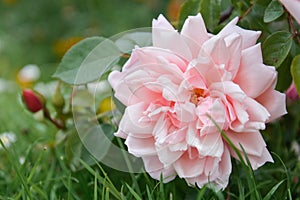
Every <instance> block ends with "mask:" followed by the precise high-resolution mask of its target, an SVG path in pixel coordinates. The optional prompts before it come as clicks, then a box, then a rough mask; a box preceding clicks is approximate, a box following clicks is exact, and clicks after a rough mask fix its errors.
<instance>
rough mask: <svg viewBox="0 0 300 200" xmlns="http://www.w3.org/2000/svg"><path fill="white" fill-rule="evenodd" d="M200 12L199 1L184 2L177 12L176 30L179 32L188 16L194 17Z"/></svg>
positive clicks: (189, 0) (188, 0)
mask: <svg viewBox="0 0 300 200" xmlns="http://www.w3.org/2000/svg"><path fill="white" fill-rule="evenodd" d="M199 11H200V0H187V1H185V2H184V3H183V4H182V6H181V8H180V12H179V20H178V30H181V28H182V26H183V24H184V21H185V19H186V18H187V17H188V16H189V15H196V14H197V13H199Z"/></svg>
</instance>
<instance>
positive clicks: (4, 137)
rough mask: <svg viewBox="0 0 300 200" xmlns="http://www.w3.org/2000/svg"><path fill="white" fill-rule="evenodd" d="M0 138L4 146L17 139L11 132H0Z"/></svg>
mask: <svg viewBox="0 0 300 200" xmlns="http://www.w3.org/2000/svg"><path fill="white" fill-rule="evenodd" d="M0 140H1V141H2V143H3V144H4V146H5V147H6V148H8V147H9V146H10V145H11V144H12V143H14V142H15V141H16V140H17V137H16V135H15V134H14V133H13V132H4V133H1V134H0ZM2 148H3V147H2V145H1V146H0V149H2Z"/></svg>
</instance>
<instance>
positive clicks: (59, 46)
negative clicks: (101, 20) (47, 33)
mask: <svg viewBox="0 0 300 200" xmlns="http://www.w3.org/2000/svg"><path fill="white" fill-rule="evenodd" d="M82 39H83V37H70V38H68V39H60V40H57V41H56V42H55V43H54V45H53V52H54V53H55V54H56V55H57V56H58V57H63V55H65V53H66V52H67V51H68V50H69V49H70V48H71V47H72V46H73V45H74V44H76V43H77V42H79V41H80V40H82Z"/></svg>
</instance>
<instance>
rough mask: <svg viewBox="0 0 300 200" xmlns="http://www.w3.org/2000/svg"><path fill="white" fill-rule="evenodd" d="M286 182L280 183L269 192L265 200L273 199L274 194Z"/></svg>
mask: <svg viewBox="0 0 300 200" xmlns="http://www.w3.org/2000/svg"><path fill="white" fill-rule="evenodd" d="M284 181H285V180H282V181H280V182H279V183H277V184H276V185H275V186H274V187H272V189H271V190H270V191H269V192H268V194H267V195H266V196H265V197H264V198H263V200H269V199H271V197H272V196H273V194H274V193H275V192H276V190H277V189H278V187H279V186H280V185H281V184H282V183H283V182H284Z"/></svg>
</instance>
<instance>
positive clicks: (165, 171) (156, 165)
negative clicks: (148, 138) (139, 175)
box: [142, 156, 176, 183]
mask: <svg viewBox="0 0 300 200" xmlns="http://www.w3.org/2000/svg"><path fill="white" fill-rule="evenodd" d="M142 159H143V161H144V165H145V169H146V171H147V172H148V173H149V174H150V176H151V177H152V178H154V179H156V180H160V178H161V175H162V177H163V182H164V183H167V182H170V181H172V180H173V179H174V178H175V177H176V172H175V170H174V168H173V166H172V165H171V166H168V167H166V166H164V165H163V164H162V163H161V162H160V161H159V159H158V157H157V156H143V157H142Z"/></svg>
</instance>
